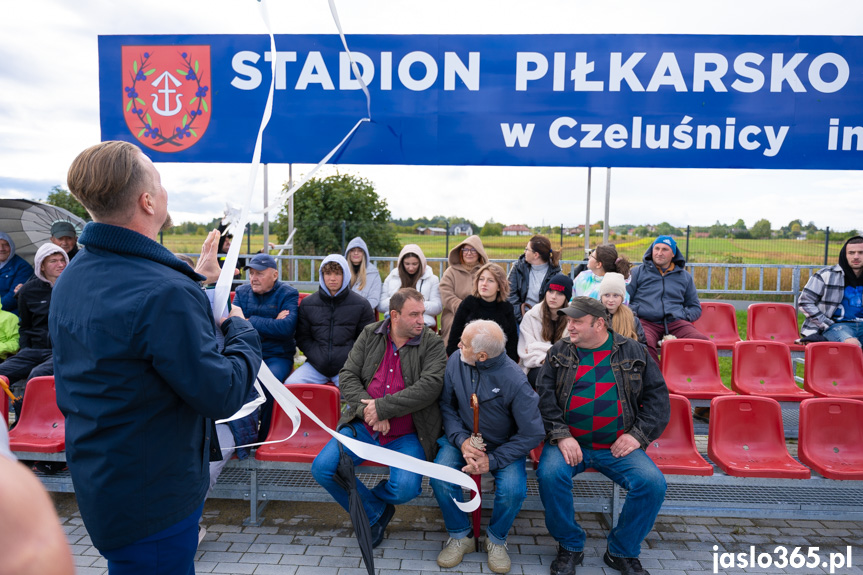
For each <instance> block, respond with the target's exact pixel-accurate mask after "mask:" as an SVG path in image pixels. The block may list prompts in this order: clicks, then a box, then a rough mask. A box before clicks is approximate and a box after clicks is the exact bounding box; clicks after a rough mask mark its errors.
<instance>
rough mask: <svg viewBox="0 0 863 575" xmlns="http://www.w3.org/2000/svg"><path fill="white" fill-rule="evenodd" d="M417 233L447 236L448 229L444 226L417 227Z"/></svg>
mask: <svg viewBox="0 0 863 575" xmlns="http://www.w3.org/2000/svg"><path fill="white" fill-rule="evenodd" d="M417 233H418V234H420V235H423V236H445V235H446V230H445V229H444V228H423V227H419V228H417Z"/></svg>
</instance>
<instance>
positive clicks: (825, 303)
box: [797, 236, 863, 337]
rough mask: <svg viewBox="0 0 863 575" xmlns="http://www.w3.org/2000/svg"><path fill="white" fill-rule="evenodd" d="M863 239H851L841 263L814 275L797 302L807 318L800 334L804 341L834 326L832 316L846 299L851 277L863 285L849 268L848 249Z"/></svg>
mask: <svg viewBox="0 0 863 575" xmlns="http://www.w3.org/2000/svg"><path fill="white" fill-rule="evenodd" d="M855 238H856V239H861V237H860V236H854V237H853V238H848V241H846V242H845V245H843V246H842V250H841V251H840V252H839V263H838V264H837V265H835V266H829V267H826V268H822V269H820V270H818V271H817V272H815V273H814V274H812V276H811V277H810V278H809V281H807V282H806V286H805V287H804V288H803V291H802V292H801V293H800V298H799V299H798V300H797V301H798V303H799V305H800V311H801V312H803V315H805V316H806V319H805V320H803V325H802V326H801V328H800V333H801V334H802V335H803V337H806V336H811V335H814V334H816V333H821V332H823V331H824V330H825V329H827V328H828V327H830V326H831V325H833V323H834V321H833V316H834V315H835V313H836V310H837V309H838V307H839V306H840V305H841V304H842V298H843V297H845V286H846V285H847V279H848V276H849V275H852V276H854V279H855V280H857V281H858V282H859V281H863V277H860V278H857V276H856V275H855V274H854V272H853V271H852V270H851V268H850V266H849V265H848V256H847V255H846V254H845V248H846V247H848V242H850V241H851V240H853V239H855Z"/></svg>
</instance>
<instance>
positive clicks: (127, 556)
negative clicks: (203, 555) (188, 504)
mask: <svg viewBox="0 0 863 575" xmlns="http://www.w3.org/2000/svg"><path fill="white" fill-rule="evenodd" d="M203 510H204V504H203V503H201V506H200V507H198V508H197V509H196V510H195V511H193V512H192V514H191V515H189V516H188V517H186V518H185V519H182V520H181V521H180V522H179V523H175V524H174V525H171V526H170V527H168V528H167V529H163V530H162V531H159V532H158V533H154V534H153V535H150V536H149V537H145V538H144V539H139V540H138V541H135V542H134V543H130V544H129V545H126V546H124V547H119V548H117V549H110V550H108V551H102V550H101V549H100V550H99V552H100V553H101V554H102V555H103V556H104V557H105V559H107V560H108V574H109V575H195V552H196V551H197V550H198V522H200V520H201V513H202V512H203Z"/></svg>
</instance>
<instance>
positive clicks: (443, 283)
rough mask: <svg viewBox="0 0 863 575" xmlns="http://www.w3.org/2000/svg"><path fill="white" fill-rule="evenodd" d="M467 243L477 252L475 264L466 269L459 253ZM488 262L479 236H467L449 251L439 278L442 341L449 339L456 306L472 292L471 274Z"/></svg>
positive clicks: (456, 309)
mask: <svg viewBox="0 0 863 575" xmlns="http://www.w3.org/2000/svg"><path fill="white" fill-rule="evenodd" d="M465 245H468V246H470V247H472V248H473V249H475V250H476V251H477V252H479V260H478V261H477V264H476V265H475V266H474V267H472V268H470V269H468V268H467V267H465V266H463V265H461V259H459V255H460V252H461V248H462V246H465ZM486 263H488V256H487V255H486V253H485V248H484V247H483V245H482V240H480V239H479V236H468V237H467V238H465V240H464V241H463V242H461V243H460V244H458V245H457V246H455V247H454V248H453V249H451V250H450V251H449V267H447V269H446V271H444V272H443V276H441V280H440V298H441V303H442V304H443V311H442V312H441V316H440V334H441V338H442V339H443V340H444V341H449V332H450V329H451V328H452V320H453V318H454V317H455V312H457V311H458V306H460V305H461V302H462V301H464V298H466V297H467V296H469V295H470V294H471V293H472V292H473V274H474V273H475V272H476V270H478V269H479V268H480V267H481V266H483V265H485V264H486Z"/></svg>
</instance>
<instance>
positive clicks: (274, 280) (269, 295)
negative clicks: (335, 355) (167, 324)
mask: <svg viewBox="0 0 863 575" xmlns="http://www.w3.org/2000/svg"><path fill="white" fill-rule="evenodd" d="M244 269H246V270H248V272H249V283H247V284H243V285H241V286H239V287H238V288H237V291H236V292H235V294H234V301H233V304H234V307H237V308H240V309H239V313H242V314H243V316H244V317H245V318H246V319H247V320H249V322H250V323H251V324H252V326H253V327H254V328H255V329H256V330H258V334H259V335H260V336H261V351H262V355H263V357H264V363H266V364H267V367H268V368H270V371H271V372H273V375H274V376H276V379H278V380H279V381H284V380H285V378H286V377H288V375H289V374H290V373H291V370H292V369H293V367H294V352H295V351H296V347H297V346H296V343H295V342H294V332H295V331H296V328H297V317H298V316H299V313H298V312H297V308H298V307H299V304H298V301H299V295H300V294H299V292H297V290H296V289H294V288H293V287H291V286H290V285H288V284H287V283H286V282H283V281H279V269H278V266H277V265H276V260H275V259H273V257H272V256H270V255H267V254H256V255H255V256H253V257H252V259H250V260H249V263H248V264H247V265H246V266H245V267H244ZM264 393H265V394H266V396H267V401H266V403H264V405H263V407H262V408H261V428H260V431H256V433H257V436H258V437H259V438H260V440H261V441H263V440H264V439H266V437H267V433H268V432H269V430H270V420H271V419H272V415H273V401H274V400H273V397H272V396H271V395H270V393H269V392H268V391H266V390H264ZM243 421H244V420H243V419H240V420H235V421H231V422H229V424H230V425H231V429H232V431H233V432H234V437H235V439H236V440H237V441H242V442H243V443H237V444H236V445H243V444H245V443H249V442H250V441H251V440H253V439H254V436H252V437H251V438H248V437H245V436H246V435H247V434H245V433H240V432H239V431H240V430H239V429H236V428H238V426H239V425H240V424H241V423H242V422H243ZM238 436H243V437H238ZM223 447H224V446H223Z"/></svg>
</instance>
